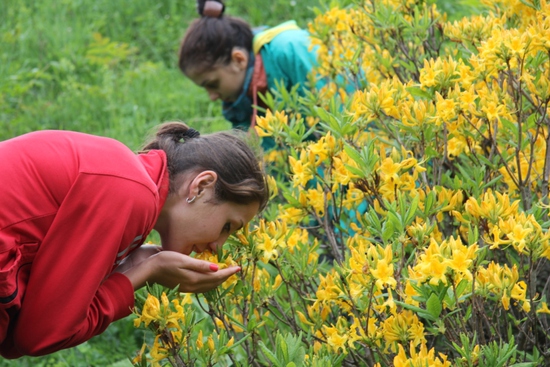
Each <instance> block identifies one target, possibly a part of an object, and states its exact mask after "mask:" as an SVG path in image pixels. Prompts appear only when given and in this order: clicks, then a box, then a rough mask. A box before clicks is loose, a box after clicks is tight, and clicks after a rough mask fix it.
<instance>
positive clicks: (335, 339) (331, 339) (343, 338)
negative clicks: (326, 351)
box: [323, 325, 348, 353]
mask: <svg viewBox="0 0 550 367" xmlns="http://www.w3.org/2000/svg"><path fill="white" fill-rule="evenodd" d="M323 330H324V332H325V333H326V334H327V344H328V345H329V346H330V348H331V349H332V350H333V351H334V352H336V353H337V352H338V351H339V350H342V352H344V353H345V352H346V343H347V341H348V335H347V334H341V333H339V332H338V329H336V328H335V327H328V326H326V325H323Z"/></svg>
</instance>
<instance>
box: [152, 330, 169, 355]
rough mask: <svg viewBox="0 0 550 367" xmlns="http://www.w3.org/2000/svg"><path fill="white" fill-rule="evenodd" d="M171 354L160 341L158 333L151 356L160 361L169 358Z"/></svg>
mask: <svg viewBox="0 0 550 367" xmlns="http://www.w3.org/2000/svg"><path fill="white" fill-rule="evenodd" d="M169 354H170V353H169V352H168V349H167V348H165V347H164V346H163V345H162V342H161V341H160V335H157V336H156V337H155V341H154V342H153V348H151V357H152V358H153V360H154V361H155V362H158V361H161V360H163V359H165V358H168V356H169Z"/></svg>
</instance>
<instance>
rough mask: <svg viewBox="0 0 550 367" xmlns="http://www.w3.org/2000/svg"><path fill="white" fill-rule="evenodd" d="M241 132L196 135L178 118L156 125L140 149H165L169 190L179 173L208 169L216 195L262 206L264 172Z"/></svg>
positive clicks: (265, 191) (264, 199) (266, 195)
mask: <svg viewBox="0 0 550 367" xmlns="http://www.w3.org/2000/svg"><path fill="white" fill-rule="evenodd" d="M244 134H245V133H244V132H242V131H239V130H232V131H230V132H216V133H212V134H207V135H200V134H199V132H198V131H197V130H195V129H192V128H190V127H188V126H187V125H186V124H184V123H182V122H168V123H164V124H162V125H160V126H159V127H158V129H157V132H156V136H155V137H153V138H152V139H151V140H150V141H149V142H147V143H146V144H145V146H144V147H143V148H142V152H147V151H149V150H153V149H158V150H163V151H164V152H165V153H166V157H167V165H168V171H169V175H170V192H175V191H176V190H177V187H175V185H176V182H177V181H178V180H177V178H178V176H179V175H180V174H182V173H187V172H197V173H198V172H200V171H205V170H211V171H214V172H216V174H217V175H218V179H217V181H216V187H215V193H216V198H217V199H218V200H219V201H221V202H225V201H229V202H234V203H238V204H250V203H253V202H257V203H259V204H260V210H262V209H263V208H264V207H265V206H266V204H267V201H268V199H269V188H268V186H267V181H266V176H265V173H264V171H263V170H262V168H261V165H260V157H259V156H258V155H256V154H254V152H253V150H252V149H251V148H250V146H249V145H248V144H247V143H246V142H245V140H244Z"/></svg>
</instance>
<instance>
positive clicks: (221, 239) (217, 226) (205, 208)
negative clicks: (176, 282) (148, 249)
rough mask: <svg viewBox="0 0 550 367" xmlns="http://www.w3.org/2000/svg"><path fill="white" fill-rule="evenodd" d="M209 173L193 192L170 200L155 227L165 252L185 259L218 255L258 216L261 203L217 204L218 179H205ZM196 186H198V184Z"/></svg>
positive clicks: (191, 190) (200, 178)
mask: <svg viewBox="0 0 550 367" xmlns="http://www.w3.org/2000/svg"><path fill="white" fill-rule="evenodd" d="M205 172H212V171H205ZM205 172H202V173H201V174H199V175H198V176H197V178H198V179H199V184H198V185H194V184H193V183H192V185H191V186H190V188H189V190H184V191H188V193H184V194H183V195H178V194H174V195H173V196H171V197H169V198H168V199H167V202H166V204H165V205H164V207H163V210H162V212H161V216H160V217H159V220H158V221H157V225H155V229H156V230H157V231H158V232H159V234H160V237H161V242H162V248H163V250H168V251H176V252H179V253H182V254H184V255H189V254H190V253H191V252H193V251H194V252H197V253H200V252H203V251H205V250H211V251H213V252H216V251H217V248H218V247H220V246H222V245H223V244H224V243H225V241H226V240H227V238H228V237H229V235H230V234H232V233H234V232H236V231H238V230H239V229H241V228H242V227H244V226H245V225H246V224H247V223H248V222H250V220H252V218H253V217H254V216H255V215H256V214H257V213H258V210H259V203H251V204H244V205H243V204H237V203H232V202H223V203H216V200H215V196H214V183H215V180H216V178H213V177H212V175H211V174H206V175H204V173H205ZM201 175H202V176H201ZM214 175H215V173H214ZM193 182H195V183H196V181H195V180H193ZM180 191H181V190H180ZM193 196H196V198H195V200H194V201H193V202H191V203H188V202H187V201H186V198H190V199H191V198H192V197H193Z"/></svg>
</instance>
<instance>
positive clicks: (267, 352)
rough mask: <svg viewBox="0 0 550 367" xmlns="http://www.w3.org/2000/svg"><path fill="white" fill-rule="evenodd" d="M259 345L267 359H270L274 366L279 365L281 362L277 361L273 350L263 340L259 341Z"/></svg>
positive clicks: (278, 366)
mask: <svg viewBox="0 0 550 367" xmlns="http://www.w3.org/2000/svg"><path fill="white" fill-rule="evenodd" d="M259 346H260V349H261V350H262V353H263V354H264V355H265V356H266V357H267V359H269V360H270V361H271V363H273V365H274V366H276V367H281V363H280V362H279V360H278V359H277V357H276V356H275V354H273V352H272V351H270V350H269V349H268V348H267V347H266V345H265V344H264V342H263V341H260V343H259Z"/></svg>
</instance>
